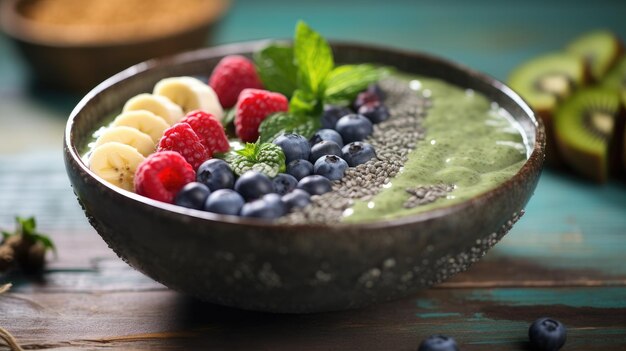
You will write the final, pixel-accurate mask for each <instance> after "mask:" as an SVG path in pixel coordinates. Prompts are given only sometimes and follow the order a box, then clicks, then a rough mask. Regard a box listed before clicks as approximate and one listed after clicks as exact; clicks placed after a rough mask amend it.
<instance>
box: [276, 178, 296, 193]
mask: <svg viewBox="0 0 626 351" xmlns="http://www.w3.org/2000/svg"><path fill="white" fill-rule="evenodd" d="M272 183H274V191H275V192H276V193H277V194H280V195H285V194H287V193H288V192H290V191H292V190H293V189H295V188H296V186H297V185H298V180H297V179H296V178H295V177H294V176H292V175H291V174H285V173H278V175H276V177H274V178H272Z"/></svg>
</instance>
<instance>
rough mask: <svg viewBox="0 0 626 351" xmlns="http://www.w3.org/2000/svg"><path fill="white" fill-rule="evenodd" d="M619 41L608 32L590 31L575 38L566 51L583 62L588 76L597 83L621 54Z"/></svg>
mask: <svg viewBox="0 0 626 351" xmlns="http://www.w3.org/2000/svg"><path fill="white" fill-rule="evenodd" d="M622 48H623V47H622V43H621V41H620V39H619V38H618V37H617V36H616V35H615V34H613V33H612V32H610V31H608V30H597V31H592V32H589V33H586V34H583V35H582V36H580V37H578V38H576V39H575V40H573V41H572V42H570V44H569V45H568V46H567V47H566V51H567V52H569V53H572V54H574V55H577V56H579V57H581V58H582V59H584V60H585V64H586V65H587V66H586V67H587V70H588V74H589V75H590V76H591V78H592V79H593V80H594V81H596V82H598V81H600V80H601V79H602V77H604V75H605V74H606V73H607V72H608V71H609V70H610V69H611V67H613V65H615V63H616V62H617V60H618V59H619V58H620V56H621V54H622V50H623V49H622Z"/></svg>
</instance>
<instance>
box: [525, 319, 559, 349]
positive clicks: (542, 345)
mask: <svg viewBox="0 0 626 351" xmlns="http://www.w3.org/2000/svg"><path fill="white" fill-rule="evenodd" d="M528 338H529V339H530V344H531V346H532V349H533V350H538V351H556V350H558V349H560V348H561V347H563V345H564V344H565V339H566V338H567V329H566V328H565V326H564V325H563V324H561V323H560V322H559V321H557V320H555V319H551V318H547V317H543V318H539V319H537V320H536V321H534V322H533V324H531V326H530V328H529V329H528Z"/></svg>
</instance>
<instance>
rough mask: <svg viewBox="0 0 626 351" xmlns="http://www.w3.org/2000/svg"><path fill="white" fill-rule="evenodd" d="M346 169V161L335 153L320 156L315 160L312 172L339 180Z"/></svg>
mask: <svg viewBox="0 0 626 351" xmlns="http://www.w3.org/2000/svg"><path fill="white" fill-rule="evenodd" d="M346 169H348V163H347V162H346V161H344V160H343V159H342V158H341V157H339V156H336V155H326V156H322V157H320V158H318V159H317V161H315V164H314V165H313V172H314V173H315V174H317V175H321V176H324V177H326V178H328V179H330V180H339V179H341V178H343V174H344V173H345V172H346Z"/></svg>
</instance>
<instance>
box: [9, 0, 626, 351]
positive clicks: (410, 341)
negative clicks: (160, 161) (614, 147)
mask: <svg viewBox="0 0 626 351" xmlns="http://www.w3.org/2000/svg"><path fill="white" fill-rule="evenodd" d="M625 15H626V2H623V1H606V0H604V1H593V2H586V3H576V4H574V3H572V2H568V1H564V0H559V1H551V2H540V1H524V2H522V1H520V2H515V3H510V2H503V1H488V0H478V1H472V2H457V1H450V0H447V1H443V0H440V1H408V0H407V1H401V0H388V1H380V0H377V1H373V0H366V1H336V0H332V1H331V0H321V1H315V2H295V1H285V0H266V1H254V0H238V1H235V2H234V4H233V8H232V11H231V12H230V13H229V14H228V16H227V17H226V18H225V19H224V20H223V22H222V23H221V25H220V26H219V28H218V30H217V32H216V35H215V37H214V43H218V44H219V43H229V42H233V41H245V40H252V39H260V38H268V37H278V38H289V37H291V35H292V31H293V27H294V25H295V22H296V21H297V20H298V19H304V20H306V21H307V22H308V23H309V24H310V25H311V26H313V27H314V28H316V29H317V30H319V31H320V32H321V33H322V34H324V35H325V36H327V37H329V38H333V39H341V40H357V41H362V42H370V43H376V44H380V45H389V46H394V47H399V48H405V49H410V50H420V51H426V52H429V53H434V54H437V55H440V56H444V57H446V58H449V59H452V60H455V61H457V62H460V63H463V64H465V65H468V66H470V67H472V68H475V69H478V70H480V71H483V72H486V73H488V74H490V75H493V76H494V77H496V78H498V79H501V80H505V79H506V76H507V74H508V72H509V71H510V70H511V69H512V68H513V67H515V66H516V65H517V64H519V63H521V62H523V61H524V60H526V59H528V58H530V57H532V56H534V55H537V54H540V53H543V52H548V51H552V50H557V49H558V48H559V47H562V46H563V45H564V44H565V43H566V42H567V41H568V40H570V39H571V38H573V37H575V36H576V35H578V34H580V33H582V32H584V31H587V30H590V29H594V28H608V29H611V30H613V31H615V32H616V33H618V34H619V35H620V36H621V37H622V38H624V39H626V26H625V25H624V16H625ZM28 75H29V73H28V68H27V67H25V66H24V65H23V63H22V62H21V61H20V59H19V56H18V55H17V53H16V52H15V50H14V49H13V47H12V46H11V45H10V43H9V42H8V40H7V39H6V38H5V37H3V36H1V35H0V123H1V125H2V127H0V227H2V228H6V227H9V226H11V225H12V221H13V216H14V215H16V214H21V215H31V214H35V215H36V216H37V217H38V219H39V222H40V226H41V228H42V230H44V231H47V232H49V233H51V234H52V235H53V237H54V239H55V240H56V242H57V245H58V247H59V257H58V258H57V259H56V260H51V261H50V263H49V268H48V270H47V271H46V273H45V275H44V276H43V278H42V279H33V277H23V276H19V275H17V276H16V275H12V276H0V283H2V282H6V281H12V282H14V283H15V286H14V288H13V290H12V292H10V293H9V294H8V295H6V296H0V326H2V327H5V328H7V329H9V330H10V331H11V332H13V333H14V334H15V335H16V337H17V338H18V340H19V341H20V342H22V343H23V344H24V345H25V346H28V347H30V348H39V349H67V350H78V349H101V348H111V347H113V348H117V349H130V348H133V349H146V350H148V349H150V350H164V349H173V348H179V349H181V348H183V349H199V348H202V349H210V348H213V349H225V348H228V349H259V348H264V349H285V350H289V349H303V350H322V349H323V350H333V349H342V350H348V349H359V350H380V349H389V350H415V349H416V347H417V344H418V343H419V341H420V340H421V339H423V338H424V337H426V336H427V335H430V334H433V333H445V334H449V335H451V336H454V337H455V338H456V339H457V340H458V341H459V343H460V344H461V345H462V349H463V350H525V349H527V344H526V343H525V340H526V330H527V327H528V324H529V323H530V322H531V321H532V320H534V319H535V318H537V317H540V316H543V315H551V316H553V317H555V318H557V319H560V320H561V321H563V322H564V323H565V324H566V325H567V326H568V327H569V336H568V342H567V345H566V348H565V350H570V351H571V350H624V349H626V265H625V264H624V261H625V260H626V185H625V184H624V183H623V182H618V181H613V182H612V183H610V184H607V185H603V186H599V185H595V184H590V183H587V182H585V181H582V180H580V179H578V178H576V177H574V176H570V175H566V174H562V173H557V172H554V171H551V170H548V171H546V172H544V174H543V175H542V178H541V180H540V182H539V186H538V188H537V190H536V192H535V195H534V196H533V198H532V199H531V201H530V203H529V204H528V206H527V209H526V210H527V212H526V215H525V216H524V217H523V218H522V219H521V220H520V221H519V222H518V223H517V224H516V226H515V227H514V228H513V230H512V231H511V232H510V233H509V234H508V235H507V236H506V237H505V238H504V239H503V240H502V241H501V242H500V243H499V244H498V245H497V246H496V247H495V248H494V249H493V250H492V251H490V252H489V253H488V255H487V256H486V257H485V258H484V259H483V260H482V261H481V262H479V263H478V264H476V265H475V266H474V267H472V268H471V269H470V270H469V271H468V272H466V273H463V274H460V275H458V276H457V277H455V278H453V279H451V280H450V281H447V282H445V283H444V284H442V285H440V286H438V287H436V288H433V289H429V290H426V291H423V292H421V293H419V294H417V295H416V296H413V297H409V298H407V299H404V300H400V301H395V302H391V303H387V304H382V305H378V306H374V307H371V308H367V309H364V310H359V311H350V312H344V313H331V314H323V315H303V316H273V315H263V314H256V313H249V312H242V311H234V310H230V309H225V308H220V307H217V306H211V305H206V304H202V303H199V302H197V301H195V300H193V299H191V298H188V297H185V296H181V295H180V294H177V293H175V292H172V291H170V290H167V289H166V288H164V287H163V286H161V285H159V284H157V283H154V282H152V281H151V280H149V279H148V278H146V277H144V276H142V275H141V274H139V273H137V272H135V271H133V270H132V269H130V268H128V267H127V266H126V265H125V264H124V263H123V262H121V261H120V260H119V259H118V258H117V257H116V256H115V255H114V254H113V253H112V252H111V251H110V250H109V249H108V248H107V247H106V245H105V244H104V243H103V242H102V240H101V239H100V238H99V237H98V236H97V234H95V232H94V231H93V230H92V229H91V228H90V227H89V225H88V223H87V221H86V220H85V218H84V216H83V215H82V212H81V211H80V208H79V207H78V205H77V203H76V201H75V199H74V197H73V194H72V192H71V190H70V188H69V183H68V181H67V179H66V176H65V172H64V170H63V165H62V160H61V153H60V140H61V136H62V133H63V124H64V117H65V116H66V115H67V114H68V113H69V112H70V110H71V108H72V106H73V105H74V104H75V103H76V102H77V100H78V98H79V97H77V96H71V95H66V94H63V93H61V92H51V91H41V90H38V89H33V88H32V87H31V86H30V84H29V80H28ZM35 128H36V130H37V138H36V139H33V140H28V139H27V136H29V135H32V130H34V129H35ZM25 138H26V139H25ZM15 145H18V146H15ZM0 349H2V346H0Z"/></svg>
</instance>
